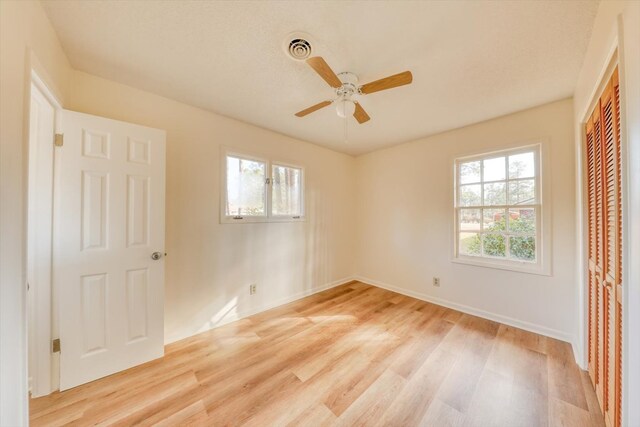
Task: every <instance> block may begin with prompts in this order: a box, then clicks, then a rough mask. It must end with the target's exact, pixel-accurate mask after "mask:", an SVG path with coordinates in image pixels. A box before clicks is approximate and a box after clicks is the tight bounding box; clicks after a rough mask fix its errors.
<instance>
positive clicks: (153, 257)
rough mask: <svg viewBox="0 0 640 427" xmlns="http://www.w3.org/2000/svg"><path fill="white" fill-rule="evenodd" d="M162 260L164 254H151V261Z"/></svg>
mask: <svg viewBox="0 0 640 427" xmlns="http://www.w3.org/2000/svg"><path fill="white" fill-rule="evenodd" d="M160 258H162V252H154V253H152V254H151V259H152V260H154V261H157V260H159V259H160Z"/></svg>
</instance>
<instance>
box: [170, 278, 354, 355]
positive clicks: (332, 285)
mask: <svg viewBox="0 0 640 427" xmlns="http://www.w3.org/2000/svg"><path fill="white" fill-rule="evenodd" d="M355 280H356V279H355V278H354V277H345V278H342V279H338V280H334V281H333V282H330V283H326V284H324V285H321V286H319V287H315V288H311V289H307V290H304V291H301V292H297V293H295V294H292V295H289V296H287V297H284V298H280V299H277V300H275V301H272V302H270V303H267V304H264V305H262V306H260V307H257V308H253V309H250V310H245V311H242V312H240V313H236V314H233V315H230V316H229V317H224V318H222V319H220V320H219V321H218V322H216V323H214V324H213V325H211V326H209V327H207V328H205V329H201V330H198V331H194V332H193V333H181V334H174V335H171V336H165V345H167V344H171V343H174V342H176V341H180V340H183V339H185V338H189V337H192V336H195V335H198V334H201V333H203V332H206V331H210V330H211V329H215V328H219V327H220V326H224V325H227V324H229V323H232V322H236V321H238V320H242V319H244V318H246V317H249V316H253V315H254V314H258V313H262V312H264V311H267V310H271V309H272V308H276V307H279V306H281V305H285V304H289V303H291V302H294V301H297V300H300V299H302V298H306V297H308V296H311V295H314V294H317V293H319V292H323V291H326V290H328V289H332V288H335V287H338V286H341V285H346V284H347V283H351V282H353V281H355Z"/></svg>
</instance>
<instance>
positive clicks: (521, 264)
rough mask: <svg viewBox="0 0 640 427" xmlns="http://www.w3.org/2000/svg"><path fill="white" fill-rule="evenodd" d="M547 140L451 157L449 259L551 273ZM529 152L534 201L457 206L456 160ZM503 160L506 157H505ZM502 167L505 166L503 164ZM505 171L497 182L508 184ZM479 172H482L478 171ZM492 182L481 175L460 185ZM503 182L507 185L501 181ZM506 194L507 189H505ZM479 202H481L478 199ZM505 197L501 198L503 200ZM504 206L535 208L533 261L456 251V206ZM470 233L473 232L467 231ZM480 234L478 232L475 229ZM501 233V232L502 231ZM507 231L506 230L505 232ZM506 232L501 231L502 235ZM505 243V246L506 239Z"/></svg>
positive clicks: (506, 268)
mask: <svg viewBox="0 0 640 427" xmlns="http://www.w3.org/2000/svg"><path fill="white" fill-rule="evenodd" d="M548 145H549V144H548V139H547V138H537V139H535V140H533V141H531V140H530V141H525V142H522V144H521V145H519V146H518V147H515V148H514V147H513V146H512V145H509V146H507V147H502V148H496V149H493V150H489V151H482V152H479V153H478V152H476V153H473V154H463V155H456V156H455V157H454V158H453V168H454V170H453V175H454V179H453V191H454V203H453V215H452V217H453V227H452V230H453V233H452V239H453V244H452V248H453V253H452V255H451V262H454V263H459V264H467V265H473V266H478V267H486V268H496V269H500V270H510V271H516V272H521V273H528V274H538V275H544V276H551V274H552V272H551V236H552V234H551V224H550V222H551V220H550V218H551V216H550V209H551V207H550V205H549V201H550V200H551V199H550V194H549V188H548V185H547V183H548V182H550V177H549V176H548V175H549V174H550V167H549V166H548V163H549V158H548V156H549V154H548V151H549V147H548ZM530 151H533V152H534V154H535V175H534V177H532V179H534V181H535V186H536V200H535V203H533V204H529V205H505V206H488V205H487V206H485V205H484V204H482V205H481V206H460V205H459V188H460V186H461V185H463V184H460V183H459V182H460V177H459V174H460V163H463V162H470V161H482V160H485V159H490V158H493V157H494V156H505V157H506V156H510V155H515V154H519V153H525V152H530ZM505 161H506V160H505ZM505 167H506V165H505ZM505 173H506V174H507V175H506V176H505V179H504V180H501V181H499V182H505V183H508V182H509V181H511V180H510V179H509V177H508V170H506V171H505ZM481 174H482V173H481ZM527 179H530V178H527ZM489 182H492V181H483V177H482V176H481V177H480V181H479V182H478V183H465V184H464V185H471V184H477V185H480V186H481V189H482V185H483V184H486V183H489ZM505 185H507V184H505ZM507 193H508V190H507ZM482 197H483V196H482V190H481V198H482ZM481 202H482V203H483V201H481ZM507 202H508V200H505V203H507ZM507 206H508V207H520V208H527V207H530V208H533V209H535V210H536V233H535V239H536V261H535V262H527V261H519V260H515V259H508V258H505V259H500V258H491V257H487V256H482V255H479V256H467V255H462V254H460V253H458V239H459V233H460V230H458V216H459V211H460V209H480V208H484V209H494V208H496V209H500V208H505V209H506V208H507ZM482 221H483V218H480V224H481V228H482ZM470 232H473V231H470ZM479 233H480V234H482V231H479ZM503 234H504V233H503ZM507 234H508V233H507ZM507 234H504V235H505V236H506V235H507ZM506 240H507V242H505V243H506V244H507V245H508V238H507V239H506Z"/></svg>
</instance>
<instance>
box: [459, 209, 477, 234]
mask: <svg viewBox="0 0 640 427" xmlns="http://www.w3.org/2000/svg"><path fill="white" fill-rule="evenodd" d="M460 230H462V231H467V230H480V209H460Z"/></svg>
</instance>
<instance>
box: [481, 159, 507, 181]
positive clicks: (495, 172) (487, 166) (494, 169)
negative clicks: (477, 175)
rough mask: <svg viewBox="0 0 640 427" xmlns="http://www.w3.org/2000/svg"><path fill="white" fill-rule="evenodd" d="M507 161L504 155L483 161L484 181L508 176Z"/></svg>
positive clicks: (497, 179) (498, 179) (499, 179)
mask: <svg viewBox="0 0 640 427" xmlns="http://www.w3.org/2000/svg"><path fill="white" fill-rule="evenodd" d="M506 165H507V164H506V162H505V158H504V157H496V158H495V159H488V160H483V161H482V167H483V176H482V180H483V181H501V180H503V179H505V178H506V171H505V168H506Z"/></svg>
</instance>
